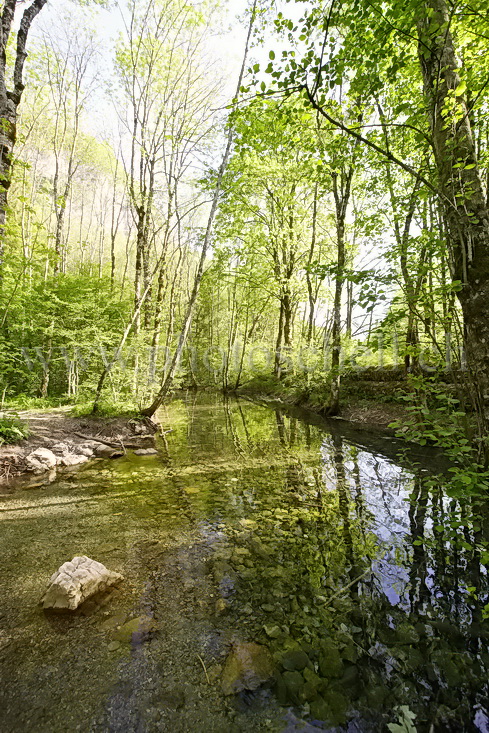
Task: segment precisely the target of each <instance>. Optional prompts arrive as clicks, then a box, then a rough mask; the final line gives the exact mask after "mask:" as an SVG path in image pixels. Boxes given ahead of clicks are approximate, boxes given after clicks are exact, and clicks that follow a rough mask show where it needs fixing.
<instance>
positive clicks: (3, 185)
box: [0, 0, 47, 280]
mask: <svg viewBox="0 0 489 733" xmlns="http://www.w3.org/2000/svg"><path fill="white" fill-rule="evenodd" d="M46 3H47V0H33V2H32V3H31V4H30V5H29V7H27V8H26V9H25V10H24V13H23V15H22V19H21V21H20V27H19V31H18V33H17V45H16V50H15V64H14V71H13V79H12V83H11V84H9V83H8V81H7V47H8V43H9V39H10V35H11V32H12V24H13V22H14V15H15V8H16V4H17V2H16V0H4V3H3V8H2V14H1V16H0V280H1V277H2V269H3V252H4V246H5V245H4V239H5V220H6V213H7V197H8V190H9V188H10V182H11V174H12V154H13V150H14V145H15V141H16V139H17V111H18V107H19V104H20V100H21V98H22V93H23V91H24V83H23V71H24V63H25V60H26V58H27V51H26V46H27V37H28V35H29V31H30V28H31V25H32V22H33V20H34V18H35V17H36V16H37V15H38V14H39V13H40V12H41V10H42V9H43V7H44V6H45V5H46ZM9 87H10V88H9Z"/></svg>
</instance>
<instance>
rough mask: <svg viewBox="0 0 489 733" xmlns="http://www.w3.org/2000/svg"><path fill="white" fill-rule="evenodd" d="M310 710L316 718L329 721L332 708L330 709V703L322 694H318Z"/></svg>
mask: <svg viewBox="0 0 489 733" xmlns="http://www.w3.org/2000/svg"><path fill="white" fill-rule="evenodd" d="M310 710H311V717H312V718H313V719H314V720H321V721H326V722H328V723H329V721H330V718H331V710H330V709H329V705H328V703H327V702H326V700H324V698H322V697H321V695H318V697H317V698H316V699H315V700H313V701H312V702H311V706H310Z"/></svg>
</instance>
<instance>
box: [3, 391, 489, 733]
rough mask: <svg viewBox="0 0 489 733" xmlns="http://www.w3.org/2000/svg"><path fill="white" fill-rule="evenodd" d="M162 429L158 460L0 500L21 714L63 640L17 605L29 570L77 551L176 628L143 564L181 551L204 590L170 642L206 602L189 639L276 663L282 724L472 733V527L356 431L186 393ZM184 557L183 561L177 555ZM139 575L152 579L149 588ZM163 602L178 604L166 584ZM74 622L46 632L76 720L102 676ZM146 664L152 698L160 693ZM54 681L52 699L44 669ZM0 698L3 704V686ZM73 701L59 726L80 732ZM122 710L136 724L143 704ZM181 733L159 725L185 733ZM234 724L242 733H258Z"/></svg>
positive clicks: (481, 671) (175, 649) (422, 479)
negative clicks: (402, 726) (403, 722)
mask: <svg viewBox="0 0 489 733" xmlns="http://www.w3.org/2000/svg"><path fill="white" fill-rule="evenodd" d="M161 419H162V422H163V424H164V427H165V428H171V432H169V433H167V434H164V435H163V436H162V437H161V439H160V444H159V455H158V456H157V457H155V456H144V457H136V456H131V455H128V456H127V457H125V458H123V459H120V460H119V461H114V462H109V461H107V462H101V463H96V464H91V465H88V466H86V467H83V468H82V470H79V471H77V472H76V473H73V474H72V475H70V474H66V475H65V477H64V478H62V479H61V480H58V481H57V482H55V483H54V484H52V485H51V486H47V487H45V488H44V489H41V490H39V489H35V490H33V489H27V490H25V491H23V492H21V494H18V495H12V496H9V497H6V499H5V502H4V505H3V507H2V511H1V512H0V520H1V521H3V525H2V529H3V533H2V534H0V552H1V553H2V558H3V559H4V562H5V567H7V568H9V575H8V577H7V575H6V576H5V578H4V579H3V583H2V595H1V599H2V604H3V606H4V618H9V619H14V618H15V619H17V620H16V622H15V623H17V624H18V625H19V628H21V629H22V630H23V633H24V634H26V633H27V632H26V631H25V630H26V629H31V630H33V633H34V632H35V635H36V645H35V647H32V648H33V649H34V650H35V651H34V652H33V651H32V650H30V651H29V650H27V651H26V650H25V649H23V648H22V647H20V646H19V649H17V648H14V646H12V647H11V649H12V654H11V663H12V665H13V666H12V667H11V668H10V667H8V669H7V672H6V674H5V679H8V680H11V679H14V678H15V675H17V677H18V679H19V680H22V684H24V687H23V688H22V689H23V690H24V692H25V697H26V698H28V697H29V695H30V696H31V697H32V699H34V698H35V695H32V687H33V685H34V683H33V682H29V680H30V679H31V678H30V677H29V674H32V669H33V668H36V665H39V664H40V663H41V661H40V660H42V663H43V664H47V662H46V661H45V660H46V659H48V658H49V660H50V661H49V665H50V666H51V667H52V669H53V670H58V672H59V669H58V666H59V661H58V658H57V656H56V650H57V649H59V648H60V645H61V644H62V643H65V641H64V637H63V640H61V639H60V638H59V637H56V638H55V637H53V636H52V635H51V636H50V634H51V633H52V632H51V630H50V629H48V628H46V626H45V624H44V623H43V622H42V620H40V618H37V617H34V616H33V614H32V613H31V612H29V611H26V610H25V609H29V608H30V607H32V596H33V595H35V596H36V597H37V596H38V595H40V592H41V590H42V584H43V578H44V576H45V575H46V568H48V567H49V568H50V571H51V570H54V569H55V568H56V567H57V566H58V565H59V564H60V561H63V560H65V559H66V557H67V556H72V555H74V554H79V552H80V551H83V552H86V553H87V554H92V555H93V556H94V557H97V558H98V559H100V560H101V561H104V562H107V563H108V564H109V565H111V567H113V569H115V570H119V571H121V572H123V574H124V575H126V576H127V577H128V578H131V582H130V583H129V584H128V588H130V589H131V590H130V594H129V595H131V594H132V595H131V600H130V602H131V603H134V602H135V598H137V597H140V598H146V597H147V596H148V593H150V595H151V597H152V601H151V603H152V607H151V610H152V612H154V613H156V615H158V613H160V614H161V617H162V618H164V619H165V625H170V626H171V624H172V623H173V622H174V621H175V624H177V621H178V619H176V618H173V616H171V614H169V612H168V608H171V607H172V605H171V604H172V602H173V597H169V596H168V592H167V590H166V589H165V582H164V580H162V578H163V576H164V573H165V572H166V565H165V563H166V562H168V555H165V558H166V559H165V560H158V559H155V558H158V557H160V555H157V554H156V551H155V553H154V557H153V556H152V555H151V552H150V550H148V548H151V547H153V546H154V547H158V548H159V550H158V551H159V552H160V550H161V547H163V548H164V549H165V552H167V553H168V552H175V553H176V555H177V557H178V558H181V556H182V553H184V552H187V553H189V554H188V555H186V556H185V562H183V561H182V560H181V559H178V560H176V561H175V562H176V567H177V568H179V567H184V568H185V569H186V570H185V572H186V573H187V575H188V576H190V577H187V578H186V583H187V584H188V585H189V586H190V585H191V583H192V582H194V580H195V578H194V579H193V578H192V573H193V574H194V575H195V577H196V578H200V576H199V573H200V572H201V569H200V570H199V571H197V569H196V567H197V566H196V564H195V563H196V560H195V557H196V556H199V557H200V555H201V554H202V553H204V555H205V557H206V558H207V554H208V555H209V558H208V562H207V564H206V567H207V569H208V571H209V577H210V579H211V581H212V583H213V584H214V587H215V591H213V593H212V597H211V595H210V594H208V597H206V598H205V599H203V598H202V597H197V598H196V599H194V601H193V603H194V606H193V607H192V608H191V610H190V611H189V610H188V609H187V611H186V612H187V617H186V621H185V623H186V625H187V632H186V636H187V637H188V638H186V640H185V644H187V643H190V642H189V641H188V639H190V640H192V639H193V635H195V637H196V638H197V636H198V634H197V631H196V630H195V629H194V626H195V624H196V623H197V622H196V621H195V619H197V618H199V619H200V618H202V614H203V611H202V607H203V604H204V603H207V604H208V605H209V607H210V608H211V611H210V612H209V613H207V616H205V614H204V616H205V619H204V621H202V622H200V621H199V623H202V624H204V627H203V628H204V631H202V628H201V627H199V631H198V633H199V634H203V635H204V636H205V637H206V638H207V637H209V638H211V637H212V638H214V637H213V635H216V634H217V635H218V636H219V638H222V639H229V638H235V637H238V638H240V639H245V640H253V641H258V642H259V643H262V644H266V645H267V646H268V647H269V648H270V649H271V650H272V651H273V653H274V657H275V660H276V663H277V677H276V680H275V682H276V684H275V694H276V697H277V699H278V701H279V702H280V703H281V704H282V705H284V706H285V707H287V706H290V705H292V706H294V711H295V712H294V716H299V717H301V716H305V717H306V718H308V720H309V721H319V722H317V723H316V724H317V725H318V726H321V727H322V729H330V728H331V726H338V727H339V730H356V731H358V730H363V731H380V730H384V729H386V725H387V724H388V723H392V722H395V721H396V720H397V719H398V716H399V707H400V706H407V707H408V708H409V709H410V710H412V712H413V713H414V714H415V716H416V718H415V721H416V728H417V730H418V733H423V732H424V731H426V732H428V731H457V732H458V731H472V730H479V731H486V730H489V728H488V725H487V710H486V707H487V697H488V687H487V684H488V668H489V651H488V642H489V633H488V628H487V624H488V622H484V621H482V619H481V608H482V607H483V605H484V604H485V603H487V600H488V599H487V592H488V582H487V573H486V569H485V567H484V566H482V565H481V563H480V556H479V550H478V549H477V548H478V547H479V546H480V544H481V533H482V528H481V527H480V526H479V525H480V523H479V522H478V521H477V519H476V516H475V514H474V513H473V510H472V508H471V506H470V504H468V503H466V504H461V503H460V502H458V501H456V500H454V499H452V498H449V497H447V496H446V495H445V494H444V491H443V486H442V485H439V484H437V483H436V482H435V481H433V480H432V479H431V478H430V474H429V472H428V471H427V470H426V468H425V469H423V468H421V469H420V470H418V471H414V470H413V469H411V468H410V467H409V466H408V465H407V464H406V463H405V462H404V461H403V460H401V459H399V460H394V459H393V457H392V449H391V448H390V443H389V442H387V441H386V442H385V443H383V442H382V441H381V440H380V439H379V438H378V437H375V436H373V437H372V445H371V446H370V447H369V437H368V435H367V434H363V435H362V436H361V440H356V439H355V438H354V437H351V436H350V435H349V434H346V433H345V432H344V431H343V430H342V429H341V427H340V426H336V425H334V426H333V428H331V429H330V428H328V427H327V426H324V425H323V426H321V425H318V424H312V422H309V421H308V420H307V419H306V418H305V416H302V418H301V416H300V415H297V414H294V415H291V414H289V413H287V412H285V411H282V410H272V409H266V408H263V407H258V406H255V405H252V404H249V403H245V402H240V401H232V400H222V399H221V398H218V397H214V396H206V397H202V396H197V395H190V396H188V397H187V398H186V399H183V400H176V401H175V402H173V403H172V404H170V405H168V406H166V407H165V408H164V410H163V411H162V415H161ZM384 448H385V450H384ZM54 539H55V540H56V541H54ZM198 543H200V544H198ZM160 546H161V547H160ZM197 546H198V547H199V552H197V551H196V550H195V549H194V550H192V551H191V548H192V547H194V548H195V547H197ZM187 548H189V549H188V550H187ZM192 552H193V554H192ZM150 555H151V557H149V556H150ZM136 558H137V560H136ZM192 558H194V559H192ZM160 566H161V567H160ZM148 567H152V568H156V570H155V571H154V573H153V574H152V575H151V574H150V575H148V570H147V568H148ZM33 568H34V569H35V572H34V571H33V570H32V569H33ZM178 572H180V571H178ZM177 577H178V573H177ZM195 582H196V581H195ZM199 582H200V580H199ZM19 588H20V589H21V593H19V590H18V589H19ZM148 588H149V589H150V591H151V592H150V591H149V590H148ZM126 592H127V591H126ZM123 593H124V591H123ZM172 593H173V595H175V596H176V597H178V593H177V591H176V590H175V587H173V589H172ZM165 594H166V595H165ZM214 594H215V595H214ZM216 600H222V601H224V602H225V603H224V605H221V606H220V608H225V609H226V613H223V614H221V615H219V614H218V615H217V616H216V614H215V613H214V607H215V604H216ZM126 602H127V603H128V604H129V599H126ZM179 602H180V600H179ZM144 603H147V601H144ZM145 608H146V607H145ZM175 608H176V606H175ZM178 608H181V606H178ZM146 611H147V609H146ZM146 611H145V612H146ZM0 612H1V609H0ZM179 613H180V611H178V610H176V611H175V615H176V616H178V614H179ZM77 623H78V626H77V634H78V636H77V637H76V639H75V637H74V636H73V635H70V634H65V637H66V640H67V641H66V643H69V639H75V643H76V645H78V646H77V647H76V649H75V650H74V649H73V648H70V647H67V649H68V651H66V650H65V651H64V653H65V657H66V658H68V657H69V658H77V657H78V658H83V655H84V654H85V653H86V655H87V661H86V669H89V670H90V672H89V673H86V676H85V677H83V679H80V677H79V676H78V677H77V676H76V673H75V672H73V673H72V676H73V679H72V681H71V684H72V688H70V689H77V690H78V689H79V690H80V698H81V702H80V704H81V705H82V708H83V705H85V700H86V697H87V696H86V694H85V693H86V692H87V690H86V688H85V687H84V685H85V686H89V688H90V695H92V691H93V690H97V691H96V692H94V693H93V696H94V701H97V704H98V705H99V706H102V707H103V705H104V704H105V703H104V697H103V696H104V694H105V693H104V687H103V685H99V680H98V678H97V674H98V672H97V669H98V667H97V665H99V666H100V669H102V668H104V669H110V674H111V675H113V676H115V677H116V678H117V674H118V672H117V669H116V668H115V667H114V665H113V662H111V661H110V660H109V659H108V658H107V654H106V653H105V652H104V648H103V647H102V648H99V646H97V644H94V643H93V641H92V637H93V630H92V631H90V629H91V627H85V626H84V625H83V622H82V621H80V620H79V621H78V622H77ZM36 624H37V625H36ZM29 633H30V632H29ZM12 638H13V637H12ZM164 638H167V637H164V636H163V635H162V639H164ZM199 638H200V637H199ZM71 643H73V642H71ZM154 643H155V644H157V645H158V644H159V643H160V642H159V641H158V639H156V641H155V642H154ZM161 644H162V645H164V641H162V642H161ZM158 649H159V647H158ZM164 652H165V654H167V655H168V654H174V658H175V660H176V662H175V669H177V668H178V665H179V664H181V665H182V669H181V676H184V675H185V674H186V672H185V666H184V663H183V662H180V661H179V660H186V659H187V657H189V651H188V648H187V646H185V645H184V644H183V642H182V641H181V639H180V637H179V636H178V634H176V635H175V636H174V637H172V638H171V646H170V647H169V648H165V649H164ZM192 653H193V652H192ZM198 653H199V655H201V656H202V658H203V661H204V663H205V664H206V665H208V666H209V667H211V666H212V664H213V658H212V657H209V658H208V657H206V656H205V652H204V651H203V650H202V648H199V651H198ZM32 654H34V655H38V656H34V658H33V657H32ZM209 654H210V653H209ZM29 655H31V656H29ZM50 655H51V656H50ZM153 657H154V659H157V658H158V655H157V654H155V653H154V652H153ZM194 658H196V657H195V654H194ZM92 659H97V665H95V666H94V665H93V663H92V661H91V660H92ZM148 664H149V662H148ZM57 665H58V666H57ZM151 669H152V671H151V675H150V673H149V672H148V677H149V676H151V679H152V680H153V682H152V683H151V684H158V685H160V682H161V680H160V679H159V677H158V674H159V673H158V672H157V671H155V670H154V669H153V668H151ZM198 669H201V668H200V663H199V665H198ZM26 670H27V672H28V674H27V672H26ZM177 673H178V669H177V672H175V674H177ZM107 674H108V672H107ZM26 680H27V682H26ZM155 680H156V682H155ZM58 681H59V685H61V687H60V688H59V690H58V692H59V695H61V698H63V694H64V695H65V696H66V695H68V690H67V689H65V688H64V687H63V684H64V682H63V675H62V674H61V672H60V674H59V675H58ZM19 684H20V683H19ZM148 684H149V683H148ZM76 686H78V687H76ZM217 689H218V688H217ZM70 694H72V693H70ZM4 696H5V700H6V701H7V702H6V703H5V704H6V705H7V704H8V705H10V706H11V707H12V705H14V703H15V700H14V701H13V695H12V692H11V691H10V692H9V689H8V686H6V687H5V690H4ZM1 697H2V693H1V692H0V698H1ZM75 698H76V695H75V697H74V698H73V700H74V702H73V705H72V713H71V714H72V715H73V716H74V717H73V721H72V722H73V725H72V729H75V728H76V724H78V723H79V722H80V721H82V720H86V718H84V717H83V716H84V715H85V713H84V712H83V710H82V708H80V710H79V711H78V712H77V710H78V708H77V707H76V706H77V705H78V702H77V698H76V699H75ZM67 699H71V698H69V696H68V697H67ZM202 700H205V695H204V696H203V697H202ZM82 703H83V704H82ZM131 704H134V705H136V704H139V702H138V701H137V700H136V701H135V702H133V703H131ZM199 704H201V705H202V706H204V707H205V705H206V704H205V702H202V703H199ZM215 704H217V703H216V702H215ZM267 704H268V705H270V706H271V702H269V703H267ZM140 705H141V710H138V715H140V716H142V718H141V719H143V718H144V715H145V712H144V711H145V710H146V708H147V706H148V703H147V701H145V700H142V701H141V703H140ZM150 707H151V706H150ZM21 708H22V706H21V701H19V705H18V710H15V709H14V708H12V719H13V720H15V715H16V714H17V715H21V714H23V713H22V709H21ZM26 709H28V706H26ZM195 710H197V711H198V710H199V708H198V707H196V708H195ZM249 710H251V707H250V708H249ZM271 711H272V707H270V711H268V712H267V713H266V715H265V716H264V719H267V720H268V717H270V719H273V725H274V727H273V730H284V729H286V726H287V725H289V723H287V724H285V723H283V719H284V718H283V716H284V715H285V713H281V716H282V717H280V716H279V717H277V716H276V715H275V712H271ZM35 714H36V713H35V712H33V713H32V715H34V716H35ZM179 714H180V713H179ZM250 714H251V713H250ZM46 715H47V713H46ZM182 715H185V712H184V713H182ZM189 715H190V713H189ZM205 715H206V716H207V723H206V725H207V727H208V729H209V730H224V729H225V727H222V725H224V724H222V723H219V724H218V717H217V713H215V716H216V719H215V721H214V723H213V722H212V720H211V718H210V717H209V716H210V715H211V713H209V710H208V709H207V708H206V711H205ZM243 715H244V718H243V720H245V719H246V715H248V713H244V714H243ZM76 716H78V718H77V717H76ZM80 716H81V717H80ZM289 718H290V716H289ZM289 718H287V720H289ZM47 719H48V718H46V720H47ZM29 720H31V719H29ZM49 720H50V721H51V719H49ZM190 720H191V718H190V717H183V718H182V721H183V722H182V721H180V722H179V723H178V725H179V726H180V727H178V726H176V724H175V725H174V727H173V728H171V729H172V730H175V731H177V730H190V729H192V728H190V727H189V726H190V722H189V721H190ZM219 720H221V718H219ZM242 724H243V725H244V723H242ZM42 725H44V723H42V724H40V726H38V728H36V727H35V726H34V727H31V729H33V730H37V729H39V730H41V729H42ZM49 725H50V728H49V729H51V730H64V729H66V727H65V728H63V727H62V726H61V725H60V726H57V723H56V721H55V723H54V724H53V722H52V721H51V722H50V724H49ZM70 725H71V723H70ZM144 725H146V727H145V728H144V726H143V728H144V730H148V731H152V730H160V728H158V727H157V726H156V725H155V726H154V727H152V725H151V724H150V723H145V724H144ZM219 725H221V728H220V729H219ZM182 726H183V727H182ZM185 726H187V727H186V728H185ZM213 726H214V727H213ZM253 726H254V724H252V723H250V724H249V725H248V728H247V729H249V730H255V729H256V730H262V728H259V727H256V728H255V727H253ZM348 726H349V727H348ZM48 727H49V726H48V724H47V723H46V724H45V729H48ZM24 728H25V729H28V725H26V726H24ZM143 728H141V730H142V729H143ZM168 729H170V728H167V730H168ZM194 729H195V728H194ZM264 729H266V728H264ZM287 730H289V728H287Z"/></svg>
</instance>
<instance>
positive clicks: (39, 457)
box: [25, 448, 58, 473]
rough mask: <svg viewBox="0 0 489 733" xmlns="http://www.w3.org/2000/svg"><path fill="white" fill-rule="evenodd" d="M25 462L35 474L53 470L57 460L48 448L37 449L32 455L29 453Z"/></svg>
mask: <svg viewBox="0 0 489 733" xmlns="http://www.w3.org/2000/svg"><path fill="white" fill-rule="evenodd" d="M25 461H26V463H27V465H28V466H29V468H31V469H32V470H34V471H35V472H36V473H40V472H42V471H47V470H48V468H54V466H56V464H57V463H58V459H57V458H56V456H55V455H54V453H53V451H52V450H49V449H48V448H37V449H36V450H34V451H32V453H29V455H28V456H27V458H26V459H25Z"/></svg>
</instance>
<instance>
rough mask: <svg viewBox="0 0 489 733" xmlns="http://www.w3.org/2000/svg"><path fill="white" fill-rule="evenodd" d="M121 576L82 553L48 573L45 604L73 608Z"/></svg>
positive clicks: (58, 607)
mask: <svg viewBox="0 0 489 733" xmlns="http://www.w3.org/2000/svg"><path fill="white" fill-rule="evenodd" d="M123 579H124V578H123V576H122V575H120V574H119V573H114V572H112V571H111V570H108V569H107V568H106V567H105V565H102V563H101V562H97V561H96V560H91V559H90V558H89V557H86V556H85V555H82V556H79V557H74V558H73V560H71V562H65V563H64V564H63V565H61V567H60V568H59V569H58V570H57V571H56V572H55V573H54V575H52V576H51V578H50V581H49V587H48V589H47V591H46V593H45V594H44V597H43V599H42V605H43V607H44V608H53V609H66V610H68V611H74V610H75V609H77V608H78V606H79V605H80V604H81V603H83V601H85V600H86V599H87V598H89V597H90V596H93V595H94V593H98V592H100V591H104V590H105V589H106V588H108V587H110V586H111V585H115V584H116V583H119V582H120V581H121V580H123Z"/></svg>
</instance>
